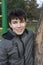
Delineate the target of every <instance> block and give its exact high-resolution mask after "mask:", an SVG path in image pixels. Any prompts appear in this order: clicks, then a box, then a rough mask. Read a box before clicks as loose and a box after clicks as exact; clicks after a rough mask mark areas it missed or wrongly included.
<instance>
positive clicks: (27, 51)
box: [0, 30, 33, 65]
mask: <svg viewBox="0 0 43 65" xmlns="http://www.w3.org/2000/svg"><path fill="white" fill-rule="evenodd" d="M0 65H33V32H32V31H28V30H25V31H24V33H23V34H22V35H20V36H18V35H16V34H15V33H13V32H12V30H10V31H8V32H7V33H5V34H4V35H3V39H2V41H1V42H0Z"/></svg>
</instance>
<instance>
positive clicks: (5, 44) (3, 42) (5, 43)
mask: <svg viewBox="0 0 43 65" xmlns="http://www.w3.org/2000/svg"><path fill="white" fill-rule="evenodd" d="M11 44H12V42H11V41H10V40H7V39H2V40H1V41H0V48H7V47H8V46H10V45H11Z"/></svg>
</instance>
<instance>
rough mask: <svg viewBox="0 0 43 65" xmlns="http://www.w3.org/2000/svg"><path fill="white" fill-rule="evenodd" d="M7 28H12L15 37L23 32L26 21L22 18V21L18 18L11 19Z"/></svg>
mask: <svg viewBox="0 0 43 65" xmlns="http://www.w3.org/2000/svg"><path fill="white" fill-rule="evenodd" d="M9 26H10V27H11V28H12V30H13V32H15V33H16V34H17V35H21V34H23V32H24V30H25V27H26V21H25V19H24V18H23V19H22V20H20V19H19V18H17V19H16V18H14V19H11V22H10V23H9Z"/></svg>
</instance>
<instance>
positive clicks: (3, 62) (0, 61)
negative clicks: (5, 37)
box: [0, 43, 7, 65]
mask: <svg viewBox="0 0 43 65" xmlns="http://www.w3.org/2000/svg"><path fill="white" fill-rule="evenodd" d="M0 65H7V53H6V50H5V49H4V48H3V46H2V45H1V43H0Z"/></svg>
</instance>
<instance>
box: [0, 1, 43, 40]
mask: <svg viewBox="0 0 43 65" xmlns="http://www.w3.org/2000/svg"><path fill="white" fill-rule="evenodd" d="M6 5H7V8H6V9H7V13H8V11H10V10H11V9H12V8H15V7H19V8H23V9H24V10H25V12H26V13H27V29H31V30H32V31H34V32H35V31H36V29H37V25H38V23H39V20H40V14H41V12H42V11H43V0H6ZM5 25H6V24H5ZM1 35H2V0H0V39H1V38H2V37H1Z"/></svg>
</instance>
